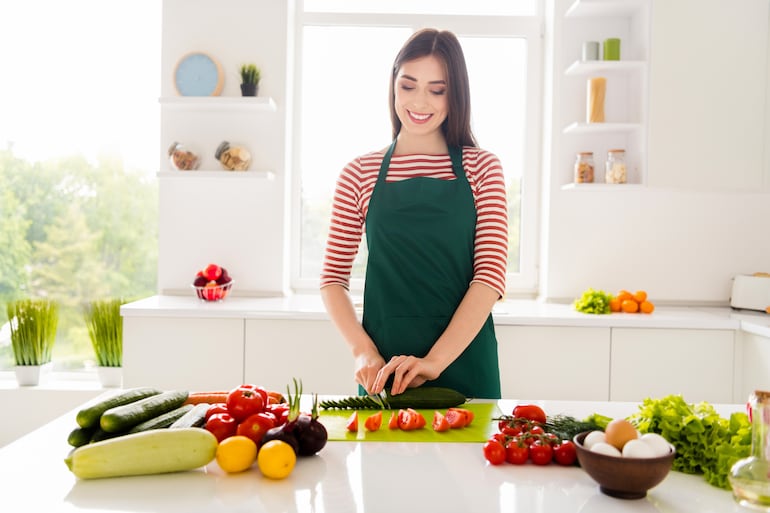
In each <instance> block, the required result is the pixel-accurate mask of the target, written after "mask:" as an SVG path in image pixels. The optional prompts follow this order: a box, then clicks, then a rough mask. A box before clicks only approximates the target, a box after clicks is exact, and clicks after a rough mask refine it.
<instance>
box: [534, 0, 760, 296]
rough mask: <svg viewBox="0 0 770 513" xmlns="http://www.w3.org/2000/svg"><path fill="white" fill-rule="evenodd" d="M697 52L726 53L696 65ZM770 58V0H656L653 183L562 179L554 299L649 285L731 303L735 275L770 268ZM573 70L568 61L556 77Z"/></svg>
mask: <svg viewBox="0 0 770 513" xmlns="http://www.w3.org/2000/svg"><path fill="white" fill-rule="evenodd" d="M560 1H561V0H557V5H559V4H558V2H560ZM567 2H568V0H563V1H561V4H562V5H561V6H562V7H564V5H566V3H567ZM733 11H735V12H733ZM557 12H560V11H559V10H558V9H557ZM695 13H697V15H696V14H695ZM728 13H729V16H728V15H727V14H728ZM746 27H750V28H749V29H747V28H746ZM744 31H748V32H750V34H746V33H744ZM722 44H724V45H725V46H726V48H727V49H728V51H727V52H725V53H723V52H722V50H721V49H720V51H719V52H717V51H716V50H715V47H720V45H722ZM556 46H557V49H558V45H556ZM704 48H705V49H704ZM697 49H701V50H702V51H706V52H708V51H709V49H712V52H713V57H714V58H709V56H708V55H706V56H699V57H698V58H697V59H687V58H686V57H687V55H688V52H693V51H695V50H697ZM730 50H736V51H730ZM737 50H742V51H737ZM768 52H769V50H768V2H767V0H752V1H747V2H743V3H742V7H741V9H737V8H735V6H734V4H733V3H732V2H728V1H727V0H709V1H707V2H701V1H700V0H654V1H653V5H652V17H651V55H650V56H649V61H650V79H649V88H650V93H649V94H650V96H649V98H648V100H649V134H648V135H649V144H648V169H647V182H646V186H644V187H640V188H634V189H625V190H620V189H617V190H615V189H613V190H589V191H574V190H566V191H565V190H562V188H561V185H562V184H561V183H559V182H558V180H553V181H551V182H550V184H549V186H548V188H547V190H546V198H545V201H546V202H547V204H548V205H549V207H548V224H547V225H546V226H544V227H543V231H542V234H543V235H542V236H543V237H545V241H544V244H543V248H544V249H543V252H544V254H543V255H542V257H543V261H544V262H547V267H546V268H543V269H542V270H541V271H542V282H541V283H542V290H541V293H542V295H543V297H545V298H547V299H552V300H568V299H572V298H574V297H577V296H578V295H579V294H580V293H581V292H582V291H583V290H585V289H586V288H588V287H593V288H602V289H605V290H607V291H609V292H615V291H617V290H618V289H621V288H627V289H642V288H643V289H645V290H647V291H648V293H649V294H650V297H651V299H652V300H653V301H657V302H659V303H663V302H687V303H722V304H726V303H727V301H728V300H729V295H730V287H731V278H732V277H733V276H734V275H735V274H740V273H752V272H755V271H767V270H770V237H768V236H767V233H768V229H767V228H766V223H767V221H768V220H770V164H768V155H769V154H770V142H769V141H768V139H770V135H768V127H767V126H766V125H770V122H768V120H770V114H768V111H767V109H768V107H767V106H766V102H767V101H768V100H767V99H766V98H767V97H768V96H770V93H769V89H770V87H769V86H770V84H769V82H770V80H769V79H768V74H769V73H770V70H768ZM726 60H728V61H730V62H729V63H728V62H725V61H726ZM564 65H565V63H564V59H560V58H559V55H556V58H555V59H554V74H556V75H557V76H558V73H559V70H561V69H563V67H564ZM726 70H727V71H726ZM725 74H726V75H725ZM710 76H711V77H715V78H714V79H713V80H708V79H707V78H708V77H710ZM693 77H694V78H693ZM557 80H558V78H557ZM747 82H751V83H750V84H747ZM682 84H685V85H686V87H683V86H682ZM555 90H556V91H557V92H558V91H559V89H558V88H556V89H555ZM692 98H695V99H696V101H693V100H692ZM720 100H721V101H720ZM554 101H555V102H556V103H557V104H558V103H559V101H560V99H558V98H554ZM680 106H681V107H682V108H679V107H680ZM699 113H705V115H696V114H699ZM557 115H558V112H557ZM560 122H561V121H559V120H557V121H555V122H554V124H555V126H556V128H557V129H558V128H560V126H561V125H560ZM720 134H721V135H720ZM554 140H556V139H554ZM720 142H723V144H720ZM553 151H554V153H555V154H556V155H557V156H559V157H563V155H559V148H558V147H555V148H554V150H553ZM553 162H554V164H553V165H554V166H559V165H561V164H562V163H563V159H561V160H560V158H554V160H553ZM597 164H600V162H597ZM734 166H735V167H734ZM597 167H598V165H597ZM546 172H549V173H551V174H552V176H553V175H555V174H557V173H558V172H559V170H558V169H551V170H546Z"/></svg>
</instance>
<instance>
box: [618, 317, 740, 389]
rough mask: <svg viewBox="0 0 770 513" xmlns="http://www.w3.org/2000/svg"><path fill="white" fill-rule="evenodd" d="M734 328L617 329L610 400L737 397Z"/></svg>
mask: <svg viewBox="0 0 770 513" xmlns="http://www.w3.org/2000/svg"><path fill="white" fill-rule="evenodd" d="M734 348H735V332H734V331H733V330H695V329H655V328H613V329H612V350H611V353H612V355H611V360H610V398H609V399H610V401H642V400H644V399H645V398H647V397H651V398H659V397H664V396H667V395H671V394H676V395H681V396H682V397H683V398H684V399H685V401H687V402H689V403H697V402H700V401H708V402H711V403H730V402H732V401H733V375H734V366H733V361H734V356H733V355H734Z"/></svg>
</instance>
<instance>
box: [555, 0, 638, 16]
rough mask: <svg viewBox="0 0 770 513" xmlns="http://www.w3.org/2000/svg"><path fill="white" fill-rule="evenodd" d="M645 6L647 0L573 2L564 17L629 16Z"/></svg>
mask: <svg viewBox="0 0 770 513" xmlns="http://www.w3.org/2000/svg"><path fill="white" fill-rule="evenodd" d="M646 4H647V0H575V1H574V2H573V3H572V5H570V6H569V8H567V11H566V13H565V14H564V16H566V17H584V16H585V17H593V16H630V15H632V14H634V12H636V11H637V10H638V9H640V8H641V7H642V6H644V5H646Z"/></svg>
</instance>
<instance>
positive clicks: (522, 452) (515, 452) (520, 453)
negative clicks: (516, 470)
mask: <svg viewBox="0 0 770 513" xmlns="http://www.w3.org/2000/svg"><path fill="white" fill-rule="evenodd" d="M528 459H529V447H527V445H526V444H525V443H524V442H523V441H520V440H519V439H517V438H513V439H511V440H509V441H508V443H507V444H506V446H505V461H507V462H508V463H513V464H514V465H524V464H525V463H526V462H527V460H528Z"/></svg>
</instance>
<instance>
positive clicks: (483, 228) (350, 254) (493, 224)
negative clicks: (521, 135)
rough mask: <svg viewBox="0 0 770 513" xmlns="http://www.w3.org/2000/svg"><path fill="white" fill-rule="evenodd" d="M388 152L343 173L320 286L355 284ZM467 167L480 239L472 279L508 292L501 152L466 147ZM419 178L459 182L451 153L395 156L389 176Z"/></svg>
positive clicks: (359, 161) (362, 159) (362, 160)
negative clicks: (352, 279)
mask: <svg viewBox="0 0 770 513" xmlns="http://www.w3.org/2000/svg"><path fill="white" fill-rule="evenodd" d="M383 157H384V153H381V152H372V153H367V154H366V155H363V156H361V157H358V158H356V159H355V160H353V161H352V162H350V163H349V164H348V165H346V166H345V168H344V169H343V170H342V172H341V173H340V176H339V178H338V180H337V186H336V189H335V192H334V201H333V204H332V216H331V225H330V227H329V237H328V239H327V243H326V251H325V254H324V265H323V270H322V271H321V287H325V286H327V285H331V284H340V285H342V286H344V287H345V288H349V286H350V272H351V269H352V267H353V260H355V257H356V254H357V253H358V247H359V245H360V243H361V237H362V234H363V233H364V223H365V220H366V213H367V210H368V208H369V199H370V198H371V197H372V191H373V190H374V184H375V183H376V182H377V175H378V174H379V172H380V165H381V164H382V158H383ZM463 169H464V170H465V175H466V176H467V177H468V183H469V184H470V187H471V192H472V194H473V201H474V204H475V206H476V239H475V250H474V260H473V279H472V280H471V282H479V283H483V284H485V285H487V286H489V287H491V288H492V289H494V290H496V291H497V292H498V294H500V296H501V297H502V296H504V295H505V273H506V268H507V261H508V205H507V200H506V194H505V179H504V176H503V169H502V166H501V165H500V161H499V160H498V158H497V156H495V155H494V154H493V153H490V152H488V151H485V150H482V149H480V148H473V147H465V148H463ZM415 177H428V178H436V179H439V180H454V179H455V175H454V172H453V171H452V161H451V159H450V158H449V155H394V156H393V157H392V159H391V161H390V168H389V169H388V175H387V177H386V181H387V182H397V181H400V180H407V179H409V178H415Z"/></svg>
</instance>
